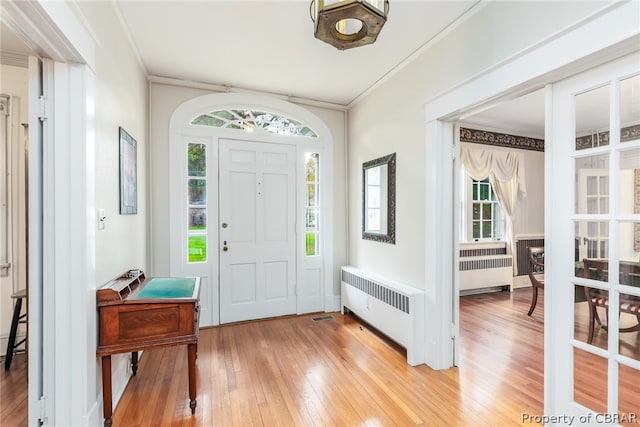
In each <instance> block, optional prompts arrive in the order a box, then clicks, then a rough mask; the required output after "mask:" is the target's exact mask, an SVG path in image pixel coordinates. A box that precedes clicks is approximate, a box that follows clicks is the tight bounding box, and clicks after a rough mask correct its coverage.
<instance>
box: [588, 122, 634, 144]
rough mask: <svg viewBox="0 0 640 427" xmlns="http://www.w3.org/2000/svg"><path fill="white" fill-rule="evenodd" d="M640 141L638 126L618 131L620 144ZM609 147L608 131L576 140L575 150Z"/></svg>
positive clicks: (594, 133)
mask: <svg viewBox="0 0 640 427" xmlns="http://www.w3.org/2000/svg"><path fill="white" fill-rule="evenodd" d="M636 139H640V124H637V125H631V126H627V127H624V128H622V129H620V142H628V141H634V140H636ZM604 145H609V131H608V130H607V131H603V132H593V133H592V134H590V135H584V136H580V137H578V138H576V150H584V149H587V148H593V147H601V146H604Z"/></svg>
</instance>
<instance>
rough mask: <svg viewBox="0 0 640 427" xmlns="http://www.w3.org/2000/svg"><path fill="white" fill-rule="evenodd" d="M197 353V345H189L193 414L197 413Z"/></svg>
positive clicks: (190, 404) (190, 392)
mask: <svg viewBox="0 0 640 427" xmlns="http://www.w3.org/2000/svg"><path fill="white" fill-rule="evenodd" d="M196 351H197V344H195V343H194V344H187V352H188V358H189V399H191V400H190V402H189V406H190V407H191V413H192V414H195V413H196Z"/></svg>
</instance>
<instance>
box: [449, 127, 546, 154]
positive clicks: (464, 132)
mask: <svg viewBox="0 0 640 427" xmlns="http://www.w3.org/2000/svg"><path fill="white" fill-rule="evenodd" d="M460 141H462V142H471V143H473V144H484V145H493V146H498V147H506V148H519V149H521V150H531V151H544V139H537V138H529V137H526V136H517V135H509V134H507V133H499V132H490V131H486V130H478V129H469V128H463V127H461V128H460Z"/></svg>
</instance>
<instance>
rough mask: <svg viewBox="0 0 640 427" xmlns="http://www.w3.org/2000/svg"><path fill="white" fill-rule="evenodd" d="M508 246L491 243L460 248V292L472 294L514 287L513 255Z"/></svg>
mask: <svg viewBox="0 0 640 427" xmlns="http://www.w3.org/2000/svg"><path fill="white" fill-rule="evenodd" d="M506 252H507V250H506V246H504V244H500V245H489V244H485V245H483V246H474V247H468V246H467V245H464V246H463V245H461V248H460V265H459V271H460V293H462V294H470V293H478V292H485V291H488V290H491V289H492V288H493V289H496V288H499V289H506V288H508V289H509V290H510V291H511V290H512V287H513V257H512V256H511V255H508V254H507V253H506Z"/></svg>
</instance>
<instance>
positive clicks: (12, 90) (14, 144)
mask: <svg viewBox="0 0 640 427" xmlns="http://www.w3.org/2000/svg"><path fill="white" fill-rule="evenodd" d="M28 90H29V88H28V73H27V69H26V68H23V67H18V66H12V65H0V93H2V94H8V95H11V96H12V100H11V102H12V103H14V104H15V105H13V106H12V107H11V110H12V113H16V112H17V117H14V115H15V114H12V116H11V123H12V129H11V132H12V136H11V141H10V144H11V159H10V162H11V182H10V184H9V185H10V187H11V189H10V191H11V200H10V202H9V209H10V211H11V216H12V218H13V219H12V224H11V233H12V238H11V242H10V245H11V246H12V248H11V249H10V251H11V252H12V253H13V256H12V259H11V260H10V262H11V268H9V269H8V271H7V273H8V275H7V276H0V351H1V352H2V355H3V356H4V354H5V351H6V348H7V340H8V337H9V329H10V328H11V318H12V314H13V302H14V301H13V300H12V299H11V294H12V293H13V292H14V291H17V290H19V289H25V288H26V264H25V262H24V261H25V258H26V257H25V249H26V248H25V241H26V237H25V218H26V213H25V185H24V182H25V178H24V172H25V168H24V164H25V162H24V137H23V135H24V133H23V128H22V126H21V125H20V123H27V122H28V110H27V107H28V93H29V92H28ZM16 106H18V108H15V107H16ZM2 171H3V173H4V165H2ZM24 305H25V304H23V307H24ZM24 334H25V328H24V327H23V326H21V327H20V328H19V330H18V337H19V338H18V341H19V340H20V339H22V338H23V337H24Z"/></svg>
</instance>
